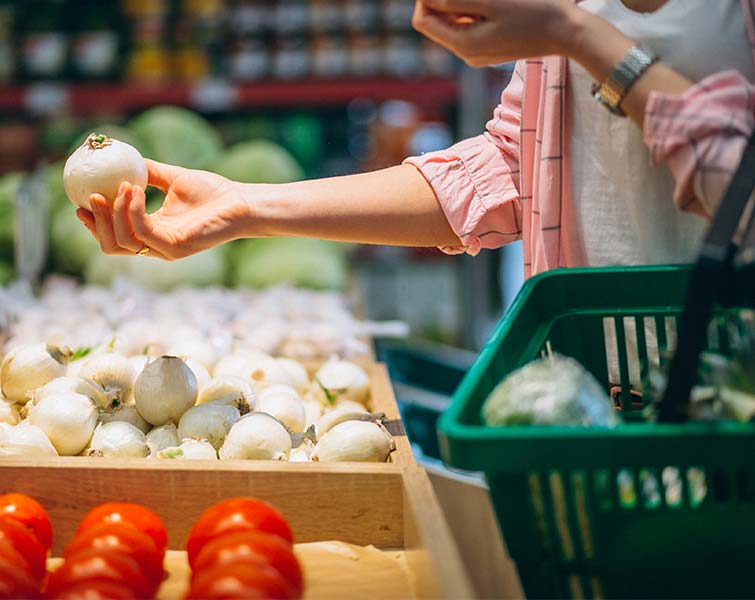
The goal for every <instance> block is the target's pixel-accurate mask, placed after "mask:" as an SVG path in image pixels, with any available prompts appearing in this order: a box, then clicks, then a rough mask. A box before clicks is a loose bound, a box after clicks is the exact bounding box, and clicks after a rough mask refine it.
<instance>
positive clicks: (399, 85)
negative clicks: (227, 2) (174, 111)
mask: <svg viewBox="0 0 755 600" xmlns="http://www.w3.org/2000/svg"><path fill="white" fill-rule="evenodd" d="M457 95H458V82H457V80H456V79H454V78H443V77H428V78H418V79H397V78H370V79H356V78H355V79H338V80H321V79H318V80H303V81H267V82H266V81H260V82H255V83H249V84H236V83H229V82H224V81H206V82H202V83H198V84H193V85H175V84H173V85H146V86H144V85H143V86H139V85H134V84H129V85H124V84H120V83H118V84H109V83H102V84H57V83H37V84H29V85H11V86H0V111H4V112H10V113H15V114H18V113H19V112H25V113H27V114H31V115H53V114H57V113H62V112H69V113H70V112H74V113H79V114H89V113H94V114H97V113H98V112H104V111H106V112H109V113H114V112H116V113H128V112H134V111H137V110H140V109H142V108H146V107H149V106H154V105H157V104H177V105H182V106H187V107H191V108H194V109H196V110H199V111H201V112H220V111H230V110H235V109H240V108H252V107H262V108H270V107H327V106H342V105H344V104H347V103H348V102H350V101H351V100H353V99H355V98H369V99H372V100H376V101H380V100H388V99H398V100H406V101H409V102H413V103H415V104H417V105H418V106H421V107H423V108H427V109H430V110H439V109H443V108H446V107H448V106H450V105H453V104H454V103H455V102H456V100H457Z"/></svg>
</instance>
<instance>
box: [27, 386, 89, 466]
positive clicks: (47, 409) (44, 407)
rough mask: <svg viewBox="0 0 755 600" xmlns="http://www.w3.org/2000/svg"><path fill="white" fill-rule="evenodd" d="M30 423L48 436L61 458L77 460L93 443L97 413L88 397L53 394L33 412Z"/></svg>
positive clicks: (40, 402)
mask: <svg viewBox="0 0 755 600" xmlns="http://www.w3.org/2000/svg"><path fill="white" fill-rule="evenodd" d="M29 423H30V424H31V425H36V426H37V427H39V428H40V429H41V430H42V431H44V432H45V434H46V435H47V437H48V438H50V441H51V442H52V444H53V446H55V449H56V450H57V451H58V454H61V455H63V456H74V455H76V454H78V453H79V452H81V451H82V450H83V449H84V448H85V447H86V445H87V444H88V443H89V440H90V439H92V434H93V433H94V428H95V426H96V425H97V409H96V408H95V406H94V402H92V401H91V400H90V399H89V398H87V397H86V396H85V395H84V394H76V393H74V392H61V393H59V394H50V395H49V396H45V397H44V398H40V399H39V401H37V403H36V404H34V405H32V407H31V408H30V409H29Z"/></svg>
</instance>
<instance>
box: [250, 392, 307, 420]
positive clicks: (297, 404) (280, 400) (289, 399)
mask: <svg viewBox="0 0 755 600" xmlns="http://www.w3.org/2000/svg"><path fill="white" fill-rule="evenodd" d="M257 410H259V411H261V412H263V413H267V414H269V415H272V416H274V417H275V418H276V419H278V420H279V421H280V422H281V423H283V425H285V426H286V427H287V428H288V429H289V431H304V426H305V424H306V420H307V415H306V412H305V411H304V403H303V402H302V399H301V396H299V393H298V392H297V391H296V390H295V389H294V388H292V387H291V386H290V385H284V384H281V383H278V384H274V385H271V386H269V387H267V388H265V389H264V390H262V391H261V392H260V394H259V398H258V400H257Z"/></svg>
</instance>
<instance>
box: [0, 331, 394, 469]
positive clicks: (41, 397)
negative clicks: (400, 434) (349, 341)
mask: <svg viewBox="0 0 755 600" xmlns="http://www.w3.org/2000/svg"><path fill="white" fill-rule="evenodd" d="M119 347H121V348H122V347H123V346H119V344H118V342H117V340H111V341H110V342H109V343H107V344H102V345H99V346H98V347H97V349H96V350H95V351H93V352H91V353H89V354H88V355H87V356H84V357H80V355H81V354H83V353H82V352H78V353H77V352H73V351H72V350H71V349H69V348H64V347H57V346H54V345H51V344H48V345H44V344H33V345H29V346H19V347H17V348H16V349H14V350H12V351H10V352H8V353H7V354H6V355H5V357H4V358H3V360H2V362H1V363H0V391H1V392H2V394H0V457H2V456H54V455H61V456H75V455H81V456H92V457H121V458H135V457H148V458H152V459H190V460H217V459H222V460H234V459H235V460H275V461H289V460H290V461H295V462H310V461H323V462H329V461H373V462H385V461H386V460H388V457H389V455H390V453H391V451H392V450H393V449H394V448H395V446H394V442H393V439H392V437H391V436H390V434H389V433H388V432H387V430H386V429H385V428H384V427H383V426H382V424H381V423H380V421H379V420H378V419H376V418H375V417H374V416H373V415H371V414H370V412H369V410H368V408H367V403H368V402H369V377H368V375H367V373H366V372H365V371H364V369H362V368H361V367H360V366H359V365H357V364H356V363H353V362H349V361H346V360H342V359H332V360H330V361H328V362H326V363H325V364H323V365H322V366H321V367H320V368H319V369H318V370H317V372H316V373H315V374H314V376H313V377H311V378H310V375H309V373H308V371H307V369H306V368H305V367H304V365H302V364H301V363H299V362H297V361H296V360H293V359H290V358H274V357H272V356H270V355H268V354H266V353H264V352H262V351H260V350H258V349H255V350H250V349H246V350H238V351H236V352H231V353H229V354H227V355H225V356H222V355H220V354H219V353H218V352H217V351H216V350H215V349H214V348H206V347H203V346H202V345H201V343H200V341H199V340H194V341H193V342H192V343H186V344H185V345H184V346H183V347H184V348H191V349H192V350H193V354H194V359H195V360H196V363H195V365H194V367H195V368H196V369H198V370H200V374H199V375H197V374H196V373H195V371H194V369H192V367H191V366H190V365H191V364H192V362H191V361H192V358H191V357H186V356H183V357H181V356H172V355H169V354H165V355H159V356H149V355H145V354H128V353H126V352H119V351H117V350H116V348H119ZM154 347H160V345H159V344H154ZM197 365H199V366H198V367H197Z"/></svg>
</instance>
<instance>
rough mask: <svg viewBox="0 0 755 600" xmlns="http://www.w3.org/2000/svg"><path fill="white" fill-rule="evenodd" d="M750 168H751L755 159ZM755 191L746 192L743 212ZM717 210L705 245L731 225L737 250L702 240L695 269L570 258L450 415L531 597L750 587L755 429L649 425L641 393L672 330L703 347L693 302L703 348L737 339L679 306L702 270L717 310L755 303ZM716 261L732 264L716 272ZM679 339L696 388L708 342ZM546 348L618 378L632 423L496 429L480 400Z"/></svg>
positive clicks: (544, 279) (499, 335)
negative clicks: (584, 265) (636, 391)
mask: <svg viewBox="0 0 755 600" xmlns="http://www.w3.org/2000/svg"><path fill="white" fill-rule="evenodd" d="M750 148H751V150H750V151H749V152H748V156H749V157H750V159H753V158H755V152H752V142H751V144H750ZM747 169H749V170H748V171H747V173H748V176H749V177H750V178H752V176H753V173H755V165H753V164H752V162H750V163H749V165H748V166H747ZM740 170H743V168H741V169H740ZM750 170H751V172H750ZM735 179H736V178H735ZM749 190H752V185H750V186H749V188H748V191H747V193H746V195H743V194H742V193H741V192H742V189H741V187H740V190H739V192H740V194H739V196H740V198H739V199H740V200H742V202H741V208H742V209H743V208H744V203H745V202H746V199H747V197H748V196H749ZM729 192H730V193H731V192H732V190H731V189H730V190H729ZM728 196H729V194H727V198H728ZM723 205H726V200H725V201H724V202H723V203H722V206H723ZM722 212H723V209H722ZM720 214H721V213H719V215H720ZM739 214H741V211H740V213H739ZM719 215H717V216H716V219H715V220H714V225H713V226H712V228H711V233H710V234H709V236H708V238H707V240H706V241H707V242H710V241H711V240H714V239H715V237H716V236H715V235H713V234H714V233H720V228H718V226H719V225H720V224H721V221H722V220H725V221H727V226H730V227H729V229H730V231H729V237H728V240H727V247H726V248H723V250H722V251H720V252H716V251H717V250H721V247H720V245H719V246H716V244H706V246H705V248H704V250H703V253H702V255H701V260H700V261H698V263H697V265H696V266H695V267H694V268H693V267H680V266H660V267H635V268H596V269H567V270H557V271H551V272H547V273H544V274H541V275H539V276H536V277H533V278H532V279H530V280H529V281H528V282H527V283H526V284H525V286H524V287H523V289H522V291H521V292H520V294H519V296H518V298H517V299H516V301H515V303H514V305H513V306H512V307H511V309H510V310H509V312H508V313H507V314H506V315H505V316H504V318H503V319H502V321H501V322H500V323H499V325H498V327H497V328H496V330H495V332H494V333H493V335H492V336H491V339H490V340H489V341H488V343H487V344H486V346H485V347H484V348H483V350H482V352H481V354H480V356H479V357H478V360H477V361H476V362H475V364H474V365H473V367H472V369H471V370H470V372H469V373H468V374H467V376H466V377H465V379H464V380H463V381H462V383H461V385H460V387H459V388H458V390H457V391H456V393H455V394H454V398H453V402H452V404H451V406H450V408H449V409H448V410H447V411H446V412H445V413H444V414H443V415H442V416H441V419H440V421H439V439H440V447H441V452H442V455H443V457H444V460H446V462H448V463H450V464H451V465H453V466H455V467H458V468H461V469H468V470H475V471H483V472H484V473H485V475H486V478H487V480H488V484H489V486H490V494H491V500H492V503H493V506H494V509H495V511H496V515H497V518H498V523H499V526H500V528H501V532H502V534H503V536H504V539H505V542H506V545H507V547H508V549H509V552H510V554H511V556H512V558H513V559H514V561H515V562H516V563H517V567H518V570H519V574H520V578H521V580H522V584H523V586H524V589H525V592H526V594H527V595H528V597H531V598H553V597H624V598H640V597H652V598H667V597H682V598H697V597H707V598H727V597H755V568H754V567H755V424H751V423H737V422H718V423H714V422H693V423H691V422H664V423H645V422H642V420H641V415H642V412H641V411H638V410H634V409H636V408H637V405H636V404H635V403H633V402H632V401H631V400H632V395H631V389H630V388H631V387H632V384H633V382H634V380H639V381H643V380H644V381H646V380H647V377H648V371H649V370H650V368H652V365H653V363H657V364H659V365H661V366H662V365H663V361H664V357H665V356H666V352H664V350H673V349H674V348H673V347H674V345H675V340H674V338H675V332H677V331H678V332H679V336H680V339H681V340H682V341H683V342H684V343H686V344H688V345H690V346H694V345H696V344H697V343H698V342H700V344H702V343H703V342H702V340H700V339H698V337H699V336H697V331H695V335H692V336H691V335H689V333H685V327H686V326H687V324H688V322H689V321H690V313H692V314H693V318H692V321H693V322H694V321H695V318H698V319H704V322H703V323H702V330H703V331H705V332H706V336H707V340H706V343H707V345H708V346H709V347H713V348H716V349H717V351H719V352H722V353H726V352H727V349H729V347H730V342H732V341H733V339H732V338H733V337H734V336H736V335H737V332H736V331H731V330H730V329H729V328H727V327H720V328H708V327H707V324H708V318H709V317H710V311H709V310H707V309H706V310H703V311H700V310H690V309H689V308H687V310H686V311H685V307H686V306H687V305H690V306H691V305H692V304H694V302H689V299H690V296H689V295H688V287H689V286H690V283H691V282H694V286H693V289H696V290H697V289H699V288H700V286H701V285H702V284H704V283H705V281H706V277H705V276H704V275H706V273H707V272H708V271H713V272H715V273H716V274H717V275H716V277H714V278H713V279H712V280H708V283H709V284H710V285H709V286H708V289H706V290H704V291H703V292H701V295H703V296H706V295H710V297H711V298H712V297H713V291H715V292H716V294H715V300H716V302H715V303H713V302H712V301H711V302H709V303H708V304H709V306H708V308H709V309H713V311H714V313H715V312H718V313H721V312H724V311H727V310H737V308H738V307H742V308H748V307H753V306H755V270H753V269H752V268H749V269H748V270H745V269H739V270H738V271H736V273H735V272H734V270H733V267H731V258H732V256H733V253H734V252H733V249H732V246H731V241H730V240H731V231H733V230H734V229H735V228H736V222H737V220H734V219H732V218H731V214H729V215H728V216H726V218H723V219H720V218H719ZM753 220H755V217H754V218H753ZM732 223H733V225H732ZM750 225H752V221H751V223H750ZM717 228H718V229H717ZM717 261H718V262H719V263H721V264H723V265H724V267H725V268H723V269H718V268H711V265H713V264H714V263H717ZM711 281H714V282H715V283H711ZM701 282H702V284H701ZM703 287H705V286H703ZM711 290H713V291H711ZM709 292H710V294H709ZM707 300H710V298H707ZM697 325H699V323H697ZM692 329H695V330H699V329H700V327H694V328H692ZM607 331H609V332H610V334H607V333H606V332H607ZM609 339H610V341H611V344H610V346H611V348H612V349H611V350H609V351H607V341H608V340H609ZM685 340H686V341H685ZM689 340H692V341H691V342H690V341H689ZM683 350H684V351H680V352H678V354H677V357H676V358H675V359H674V366H673V368H672V369H671V375H672V378H674V380H675V381H676V389H682V390H684V389H687V390H688V385H691V383H690V382H692V380H693V378H694V376H695V373H696V370H697V369H696V368H692V369H691V370H690V372H687V373H684V371H683V369H682V370H680V365H683V364H685V363H684V362H683V361H682V360H681V359H680V358H679V357H680V356H682V357H683V358H684V360H685V361H687V360H689V357H690V356H689V355H690V353H693V354H694V359H695V360H697V358H698V356H699V349H698V348H684V349H683ZM550 351H555V352H559V353H562V354H565V355H568V356H572V357H574V358H575V359H577V360H578V361H580V362H581V363H582V365H584V366H585V367H586V368H587V369H588V370H589V371H591V372H592V374H593V375H594V376H595V377H596V378H597V379H598V381H600V382H601V383H602V384H603V385H604V386H605V388H606V390H607V391H609V390H611V389H614V390H615V389H616V388H618V390H619V395H620V396H621V405H622V412H623V413H624V417H625V419H624V422H623V423H622V424H621V425H619V426H618V427H616V428H614V429H600V428H589V427H543V426H511V427H487V426H486V425H485V424H484V423H483V422H482V420H481V416H480V409H481V407H482V404H483V402H484V400H485V399H486V397H487V396H488V394H489V393H490V392H491V391H492V390H493V388H494V387H495V386H496V385H497V384H498V383H499V382H500V381H501V379H502V378H504V377H505V376H506V375H508V374H509V373H511V371H513V370H514V369H516V368H518V367H521V366H522V365H524V364H526V363H528V362H530V361H532V360H533V359H535V358H537V357H538V356H540V355H541V354H543V353H544V352H550ZM609 356H610V358H608V357H609ZM614 363H618V364H614ZM616 372H618V381H611V377H609V374H611V375H613V376H614V377H616ZM684 377H686V378H687V379H688V380H689V382H687V383H684V382H683V383H681V384H679V381H680V380H681V379H683V378H684ZM680 378H681V379H680ZM614 384H615V385H614ZM669 388H671V385H670V386H669ZM687 396H688V394H687ZM667 401H668V400H667V399H666V398H664V404H665V403H667ZM683 403H684V399H681V400H680V399H676V402H669V403H668V406H669V407H671V409H673V410H667V411H666V412H669V413H670V414H671V418H669V419H667V421H679V418H678V416H679V415H680V414H681V412H680V411H679V405H680V404H683ZM633 416H634V417H635V418H634V419H632V418H631V417H633Z"/></svg>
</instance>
